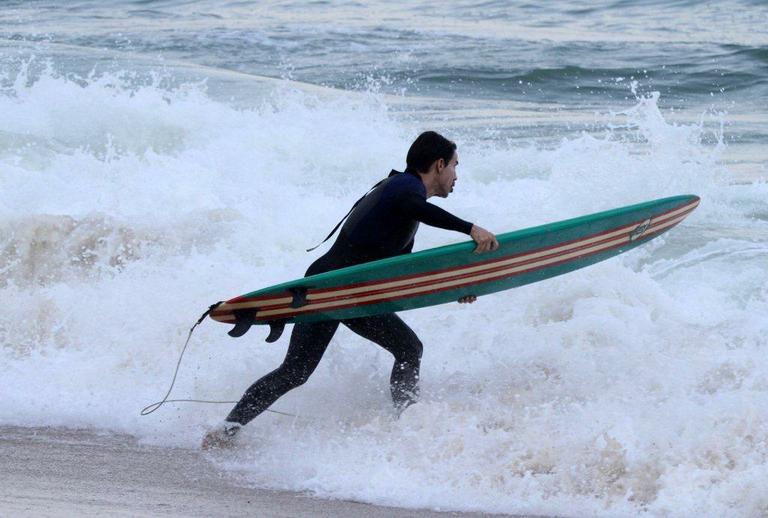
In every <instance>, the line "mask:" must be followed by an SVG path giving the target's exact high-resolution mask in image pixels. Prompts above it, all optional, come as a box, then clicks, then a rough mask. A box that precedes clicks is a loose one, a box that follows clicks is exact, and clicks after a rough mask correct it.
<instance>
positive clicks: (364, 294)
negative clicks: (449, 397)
mask: <svg viewBox="0 0 768 518" xmlns="http://www.w3.org/2000/svg"><path fill="white" fill-rule="evenodd" d="M696 206H698V200H697V201H696V202H693V203H689V204H687V205H682V206H679V207H675V208H673V209H671V210H669V211H666V212H665V213H662V214H660V215H659V216H656V217H654V218H645V219H643V220H641V221H640V222H639V224H641V223H642V221H646V220H647V219H652V220H655V221H653V223H652V225H651V228H650V229H649V230H651V229H652V228H653V227H657V226H659V225H663V224H664V223H665V221H666V220H668V219H669V218H662V217H661V216H663V215H666V214H670V213H673V212H677V211H680V209H681V208H685V209H686V210H683V211H680V212H679V213H678V214H675V215H674V216H673V217H674V218H680V221H682V219H684V218H685V217H686V216H687V215H688V214H690V212H691V211H693V210H694V209H695V208H696ZM678 223H679V221H678ZM675 224H677V223H675ZM634 226H637V225H636V224H629V225H622V226H619V227H615V228H613V229H610V230H607V231H604V232H600V233H597V234H592V235H590V236H587V237H583V238H581V239H578V240H570V241H568V242H561V243H558V244H557V245H554V246H551V247H546V248H542V249H538V250H534V251H527V252H524V253H519V254H514V255H510V256H505V257H503V258H500V259H494V260H491V261H486V262H485V264H486V265H492V264H493V263H499V262H508V261H509V260H510V259H514V258H515V257H525V256H529V255H539V257H535V258H531V259H528V260H526V261H521V262H519V263H515V264H503V265H499V266H493V267H490V268H481V269H479V270H476V271H473V272H468V273H463V274H459V275H454V276H449V277H444V278H440V279H430V280H424V281H422V282H416V283H412V284H410V285H405V286H394V287H387V288H381V289H378V290H376V289H372V290H366V291H364V292H360V293H353V294H347V295H342V296H339V297H328V298H323V299H322V300H321V301H320V300H317V301H315V303H316V304H321V303H322V304H326V303H332V302H335V301H339V300H346V299H350V300H353V299H357V298H360V297H368V296H373V295H378V294H381V293H387V292H390V291H394V292H396V291H402V290H403V289H410V288H415V287H422V286H428V285H430V284H437V283H445V282H454V281H456V280H460V279H463V278H470V277H476V276H478V275H487V274H488V273H493V272H494V271H501V270H507V269H509V268H519V267H520V266H525V265H526V264H531V263H537V262H541V261H546V260H548V259H552V258H554V257H557V256H560V255H566V254H569V255H570V254H573V253H575V252H578V251H580V250H584V249H590V248H594V247H599V246H600V245H601V244H604V243H606V242H609V241H612V240H614V239H617V236H613V237H609V238H606V239H603V240H600V241H594V239H595V237H598V236H601V235H607V234H611V233H615V232H617V231H618V230H620V229H631V228H632V227H634ZM672 226H674V225H672ZM669 228H671V227H669ZM650 233H652V232H646V233H645V234H644V236H645V235H648V234H650ZM581 241H585V242H586V241H591V242H590V243H586V244H583V245H581V246H578V247H572V248H568V249H567V250H561V251H559V252H558V253H556V254H549V255H547V254H544V255H541V254H542V253H543V252H545V251H547V250H552V249H556V248H562V247H564V246H568V245H569V244H573V243H577V242H581ZM613 248H614V247H611V248H607V249H605V250H611V249H613ZM599 252H601V250H599V251H596V252H595V253H599ZM575 259H576V258H570V259H568V260H575ZM550 264H557V263H550ZM480 265H481V264H480V263H475V264H473V265H462V266H461V267H458V268H448V269H443V270H439V271H430V272H426V273H421V274H416V275H410V276H406V277H401V278H392V279H387V280H386V281H377V282H367V283H360V285H369V286H373V285H375V284H389V283H392V282H398V281H400V282H401V281H402V279H403V278H413V279H418V278H423V277H429V276H432V275H435V274H436V273H438V272H440V273H443V272H449V271H453V270H459V269H462V268H464V269H466V268H476V267H477V266H480ZM547 266H549V265H544V266H543V267H547ZM523 271H524V272H525V271H528V270H523ZM482 282H487V281H485V280H484V281H482ZM462 285H463V284H462ZM351 287H352V286H345V287H343V288H341V289H344V290H348V289H350V288H351ZM446 289H453V288H446ZM319 291H320V290H318V291H316V292H312V291H310V293H318V292H319ZM332 291H340V290H339V289H334V290H323V293H328V292H332ZM423 293H424V292H420V294H423ZM418 295H419V294H417V295H413V296H418ZM270 298H272V299H275V298H279V297H275V296H274V295H273V296H272V297H270ZM382 300H383V301H385V300H387V299H382ZM311 305H312V303H311V302H310V304H309V306H311ZM289 306H290V304H279V305H275V306H271V307H269V308H268V309H267V308H263V309H265V310H267V311H270V312H271V311H275V310H280V309H288V307H289ZM307 309H310V308H309V307H307ZM289 312H292V311H289ZM300 312H301V311H296V313H300ZM229 313H231V310H227V309H224V310H220V311H216V312H214V314H213V316H226V315H227V314H229ZM282 313H284V312H281V314H282Z"/></svg>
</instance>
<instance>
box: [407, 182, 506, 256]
mask: <svg viewBox="0 0 768 518" xmlns="http://www.w3.org/2000/svg"><path fill="white" fill-rule="evenodd" d="M397 207H398V209H399V210H400V212H401V213H402V214H403V215H405V216H406V217H408V218H411V219H415V220H416V221H420V222H422V223H424V224H426V225H429V226H432V227H438V228H442V229H445V230H455V231H456V232H462V233H464V234H469V236H470V237H471V238H472V239H473V240H474V241H475V243H477V247H476V248H475V253H476V254H481V253H483V252H489V251H493V250H496V249H497V248H499V242H498V241H497V240H496V236H494V235H493V234H492V233H491V232H488V231H487V230H485V229H484V228H483V227H480V226H478V225H474V224H472V223H470V222H469V221H464V220H463V219H461V218H459V217H456V216H454V215H453V214H451V213H450V212H448V211H447V210H443V209H441V208H440V207H438V206H437V205H433V204H431V203H429V202H428V201H427V200H425V199H424V198H422V197H421V196H419V195H418V194H417V193H415V192H408V193H403V195H402V196H401V197H400V199H399V200H398V203H397Z"/></svg>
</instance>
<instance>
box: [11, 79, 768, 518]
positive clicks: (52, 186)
mask: <svg viewBox="0 0 768 518" xmlns="http://www.w3.org/2000/svg"><path fill="white" fill-rule="evenodd" d="M51 99H56V102H55V103H52V102H51ZM656 100H657V99H656V98H655V97H651V98H648V99H641V100H639V101H638V104H637V106H636V107H635V108H634V109H633V110H630V111H628V112H626V113H624V114H616V115H614V116H612V117H613V119H614V120H615V122H616V124H618V125H621V126H622V127H621V129H620V130H618V129H616V130H611V129H609V128H608V127H606V132H605V133H604V134H591V135H587V134H585V135H583V136H580V137H578V138H573V139H569V140H564V141H563V142H562V143H561V144H560V145H559V146H558V147H557V148H556V149H554V150H551V149H544V148H539V147H538V146H537V145H536V143H535V142H531V143H530V144H529V145H527V146H523V147H520V146H511V145H510V146H504V145H499V144H491V143H489V142H485V141H483V140H482V139H481V138H471V137H472V135H470V136H469V137H470V138H465V141H462V140H461V139H460V140H459V152H460V156H461V165H460V166H459V181H458V183H457V186H456V191H455V193H454V195H453V196H452V197H451V198H450V199H448V200H446V201H440V202H438V203H440V204H441V205H442V206H444V207H446V208H448V209H449V210H451V211H453V212H455V213H456V214H458V215H460V216H463V217H465V218H467V219H470V220H473V221H476V222H478V223H479V224H481V225H483V226H485V227H486V228H489V229H491V230H493V231H497V232H502V231H509V230H513V229H515V228H520V227H525V226H529V225H534V224H540V223H544V222H547V221H553V220H557V219H562V218H565V217H571V216H576V215H580V214H583V213H586V212H591V211H597V210H603V209H608V208H613V207H615V206H620V205H623V204H628V203H634V202H639V201H643V200H646V199H651V198H656V197H661V196H666V195H674V194H682V193H694V194H700V195H702V199H703V201H702V205H701V207H700V208H699V209H697V211H696V212H694V213H693V215H691V216H690V217H689V218H688V220H686V221H685V222H684V223H683V224H682V225H681V226H680V227H678V228H676V229H674V230H673V231H672V232H670V233H669V234H668V236H666V237H663V238H660V239H657V240H656V241H654V242H653V243H652V244H650V245H648V246H646V247H643V248H641V249H639V250H637V251H636V252H633V253H631V254H628V255H626V256H622V257H621V258H617V259H614V260H611V261H608V262H605V263H601V264H599V265H596V266H594V267H590V268H588V269H585V270H581V271H578V272H575V273H572V274H569V275H567V276H563V277H558V278H556V279H552V280H549V281H545V282H542V283H538V284H534V285H531V286H527V287H524V288H520V289H517V290H513V291H510V292H505V293H501V294H497V295H493V296H488V297H484V298H482V299H480V300H479V301H478V302H476V303H475V304H474V305H472V306H464V305H462V306H460V305H458V304H456V305H452V306H451V305H447V306H439V307H434V308H428V309H423V310H417V311H412V312H408V313H404V314H403V318H404V319H405V320H406V321H407V322H409V323H410V324H411V325H412V327H413V328H414V329H415V330H417V332H418V334H419V336H420V337H421V338H422V340H423V342H424V343H425V353H424V364H423V369H422V380H423V388H422V391H423V401H422V402H421V403H419V404H418V405H415V406H413V407H411V408H410V409H408V410H407V411H406V412H405V413H404V415H403V417H402V418H401V419H399V420H395V419H393V417H392V412H391V410H390V402H389V399H388V398H389V396H388V387H387V380H388V376H389V372H388V371H389V368H390V367H391V360H390V358H389V357H388V355H387V353H385V352H383V351H380V350H377V348H376V347H375V346H372V345H371V344H369V343H367V342H365V341H364V340H362V339H360V338H357V337H356V336H354V335H352V334H351V333H349V332H348V331H344V330H342V331H340V332H339V333H338V335H337V336H336V338H335V339H334V341H333V343H332V345H331V347H330V348H329V351H328V353H327V355H326V357H325V358H324V360H323V362H322V363H321V365H320V367H319V368H318V370H317V372H316V373H315V374H314V376H313V377H312V378H311V380H310V381H309V382H308V383H307V384H306V385H305V386H303V387H302V388H300V389H298V390H296V391H294V392H292V393H290V394H289V395H287V396H286V397H285V398H284V399H282V400H280V402H279V403H278V404H276V408H278V409H280V410H284V411H287V412H291V413H295V414H297V415H299V416H300V417H299V418H297V419H292V418H288V417H285V416H278V415H272V414H265V415H263V416H261V417H260V418H258V419H257V420H256V421H254V422H253V423H252V424H251V425H249V426H248V427H247V428H246V429H245V430H244V431H243V434H242V435H243V442H242V445H241V447H240V448H239V449H238V450H237V451H236V452H235V453H234V454H231V455H230V456H223V457H219V458H217V459H216V462H218V463H219V464H220V465H221V466H222V467H223V468H225V469H229V470H234V471H237V472H239V473H241V474H242V476H243V477H245V478H246V479H247V480H249V481H251V482H252V483H253V484H256V485H260V486H269V487H280V488H286V489H296V490H310V491H314V492H316V493H318V494H320V495H327V496H332V497H343V498H353V499H358V500H365V501H370V502H375V503H387V504H397V505H400V506H431V507H440V508H443V509H464V510H479V511H485V512H512V513H514V512H517V513H538V514H566V515H571V514H577V515H605V516H616V515H635V514H637V513H639V512H642V511H645V510H647V511H650V512H651V513H653V514H655V515H669V516H691V515H708V516H720V515H731V516H736V515H739V516H754V515H757V514H760V513H764V512H766V509H768V501H767V500H766V496H765V492H764V481H765V478H766V468H765V465H766V453H768V451H767V449H766V444H768V435H767V434H766V424H765V418H764V416H765V415H768V413H767V412H766V411H768V408H767V407H768V397H767V396H766V391H767V390H768V369H766V367H765V364H764V362H762V361H761V358H762V357H763V356H764V355H763V354H762V352H763V351H764V349H765V347H766V346H768V343H766V338H765V337H766V336H768V328H767V326H768V324H767V323H766V322H767V321H766V319H765V315H766V314H768V288H766V286H768V283H766V277H767V272H766V263H765V254H764V249H765V240H766V235H768V232H767V231H766V220H765V218H763V219H759V216H760V212H759V210H760V206H761V204H762V200H764V199H765V195H766V186H765V184H750V185H729V184H728V181H727V176H726V175H727V171H725V170H724V169H723V167H722V166H721V165H719V162H718V159H719V157H720V153H721V151H722V144H720V145H717V146H705V145H703V144H701V140H702V135H703V133H704V132H706V131H708V129H707V128H706V127H705V126H702V125H681V124H678V125H673V124H671V123H669V122H667V121H666V120H665V117H664V114H662V113H661V112H659V110H658V106H657V102H656ZM0 112H1V113H3V114H4V119H3V122H2V124H3V125H2V128H0V139H2V140H1V142H2V145H1V146H0V182H2V188H1V189H0V293H2V300H3V302H4V308H3V309H4V311H3V313H2V315H0V347H2V349H0V354H2V359H3V364H4V367H3V369H2V370H1V371H0V387H2V393H3V396H2V405H0V422H1V423H4V424H17V425H30V426H31V425H61V426H83V427H95V428H103V427H108V428H109V429H112V430H117V431H124V432H129V433H132V434H135V435H137V436H139V437H141V438H142V439H143V440H145V441H148V442H152V443H157V444H164V445H169V446H170V445H174V446H188V447H196V446H197V444H198V441H199V439H200V436H201V434H202V431H203V430H204V429H205V428H206V427H207V426H210V425H212V424H214V423H216V422H218V421H219V420H220V419H221V418H222V416H223V415H224V414H225V413H226V412H227V411H228V407H227V406H226V405H225V406H220V407H215V406H198V405H186V406H177V407H164V408H162V409H161V410H160V411H158V412H156V413H154V414H152V415H151V416H149V417H140V416H139V410H140V409H141V408H142V407H143V406H145V405H146V404H149V403H151V402H152V401H155V400H156V399H157V398H158V397H159V396H161V395H162V393H163V391H164V389H165V388H166V386H167V383H168V381H169V378H170V375H171V373H172V369H173V366H174V364H175V360H176V358H177V355H178V353H179V351H180V347H181V345H182V343H183V341H184V338H185V337H186V332H187V330H188V328H189V326H190V325H191V324H192V323H193V322H194V319H195V318H196V317H197V316H198V315H199V314H200V313H201V312H202V311H203V310H204V309H205V308H206V307H207V305H208V304H210V303H212V302H215V301H216V300H219V299H223V298H229V297H231V296H234V295H237V294H239V293H242V292H245V291H248V290H251V289H255V288H258V287H262V286H264V285H268V284H272V283H276V282H279V281H284V280H289V279H291V278H294V277H297V276H299V275H301V274H302V273H303V271H304V269H305V268H306V266H307V265H308V264H309V262H310V261H311V260H312V259H313V258H315V257H317V256H318V254H319V253H322V252H316V253H315V254H312V255H307V254H305V253H304V252H303V249H304V248H306V247H308V246H310V245H313V244H314V243H315V242H317V241H318V240H319V239H320V238H322V237H323V236H324V235H325V232H327V230H328V229H329V228H330V227H332V225H333V224H334V223H335V222H336V221H337V219H338V218H339V217H340V216H342V215H343V214H344V213H345V211H346V210H347V208H348V207H349V205H350V204H351V203H352V202H353V201H354V200H355V199H357V197H358V196H359V195H360V194H361V193H362V192H364V191H365V189H366V188H367V187H369V186H370V185H372V184H373V183H374V182H375V181H377V180H378V179H379V178H381V177H382V176H383V175H385V174H386V173H387V172H388V171H389V169H390V168H393V167H394V168H398V167H402V166H403V162H404V154H405V151H406V150H407V147H408V145H409V143H410V140H411V139H412V138H413V136H414V135H415V134H416V133H417V132H418V131H420V130H421V129H425V128H421V127H420V126H419V122H418V118H417V117H416V116H413V117H411V116H409V115H408V114H405V115H403V114H402V113H401V114H399V115H393V114H392V113H390V111H389V109H388V106H387V104H386V102H383V101H382V100H381V98H377V97H375V96H374V97H365V96H362V97H360V96H356V97H354V98H351V97H346V96H343V95H341V96H339V97H338V98H335V99H328V100H323V101H322V102H321V101H319V100H318V98H317V97H315V96H314V95H312V94H306V93H302V92H300V91H296V90H290V91H280V89H278V90H276V91H273V92H272V93H270V94H268V95H267V96H266V97H264V98H263V99H262V100H261V101H260V102H255V103H253V106H252V107H250V108H243V107H239V108H238V107H235V106H234V105H232V104H230V103H228V102H224V101H221V100H215V99H213V98H211V97H210V96H208V95H206V93H205V91H204V89H203V88H202V87H188V88H183V89H177V90H167V89H164V88H161V87H160V86H159V85H157V84H150V85H147V86H144V87H135V86H133V87H128V86H126V85H124V84H123V83H121V81H120V79H119V78H117V77H115V76H104V77H101V78H92V79H91V80H88V81H85V82H84V83H82V84H80V83H77V82H74V81H72V80H67V79H63V78H61V77H58V76H56V75H55V74H47V75H46V74H44V75H43V76H42V77H41V78H40V79H38V80H24V81H16V82H15V83H14V86H13V88H11V89H10V90H7V91H4V93H3V94H2V95H0ZM436 129H438V130H439V129H440V128H436ZM461 239H462V236H459V235H453V234H450V233H446V232H443V231H439V230H435V229H429V228H422V230H421V231H420V234H419V238H418V240H417V248H425V247H429V246H434V245H438V244H445V243H448V242H454V241H457V240H461ZM226 330H227V328H226V327H224V326H221V325H218V324H215V323H213V322H211V321H206V322H205V323H204V324H203V325H202V326H201V327H200V328H199V330H198V331H197V332H196V334H195V336H194V338H193V341H192V343H191V345H190V350H189V352H188V354H187V356H186V357H185V359H184V364H183V365H182V370H181V375H180V378H179V381H178V383H177V386H176V389H175V391H174V396H176V397H193V398H204V399H237V398H238V397H239V396H240V395H241V393H242V391H243V390H244V389H245V388H246V387H247V386H248V385H249V384H250V383H251V382H252V381H254V380H255V379H256V378H258V377H259V376H261V375H263V374H265V373H266V372H268V371H269V370H271V369H272V368H274V367H275V366H277V365H278V364H279V362H280V361H281V359H282V355H283V354H284V350H285V344H286V339H285V338H284V339H283V340H281V341H280V342H279V343H278V344H273V345H267V344H264V343H263V342H261V339H262V338H263V335H264V333H263V332H261V330H260V329H257V330H253V331H251V333H250V334H249V335H248V336H247V337H245V338H243V339H240V340H232V339H231V338H229V337H227V336H226V334H225V331H226Z"/></svg>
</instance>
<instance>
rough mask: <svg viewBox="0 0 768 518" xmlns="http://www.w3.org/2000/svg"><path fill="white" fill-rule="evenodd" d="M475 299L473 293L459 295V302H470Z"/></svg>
mask: <svg viewBox="0 0 768 518" xmlns="http://www.w3.org/2000/svg"><path fill="white" fill-rule="evenodd" d="M476 300H477V297H475V296H474V295H467V296H466V297H461V298H460V299H459V304H472V303H473V302H474V301H476Z"/></svg>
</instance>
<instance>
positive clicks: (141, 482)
mask: <svg viewBox="0 0 768 518" xmlns="http://www.w3.org/2000/svg"><path fill="white" fill-rule="evenodd" d="M0 459H1V460H0V488H2V490H1V491H0V515H2V516H97V515H98V516H105V515H108V516H239V517H242V516H259V517H263V518H268V517H300V516H313V517H317V516H319V517H323V516H327V517H361V516H365V517H381V518H385V517H406V516H407V517H435V518H437V517H440V518H445V517H449V516H457V517H476V516H483V515H481V514H474V513H441V512H435V511H429V510H412V509H398V508H392V507H381V506H374V505H369V504H364V503H359V502H349V501H343V500H326V499H320V498H315V497H312V496H310V495H307V494H302V493H291V492H285V491H270V490H264V489H254V488H249V487H245V486H243V485H240V484H238V483H237V481H235V480H233V479H231V478H230V477H227V476H226V475H224V474H222V473H220V472H218V471H217V470H215V469H214V468H213V467H212V466H211V465H210V464H209V463H208V462H206V461H205V459H204V458H203V457H202V455H201V454H200V453H199V452H196V451H193V450H184V449H175V448H160V447H155V446H146V445H141V444H138V443H137V441H136V440H135V439H134V438H133V437H131V436H128V435H116V434H106V433H95V432H93V431H86V430H71V429H63V428H20V427H0ZM494 516H499V515H494Z"/></svg>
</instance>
